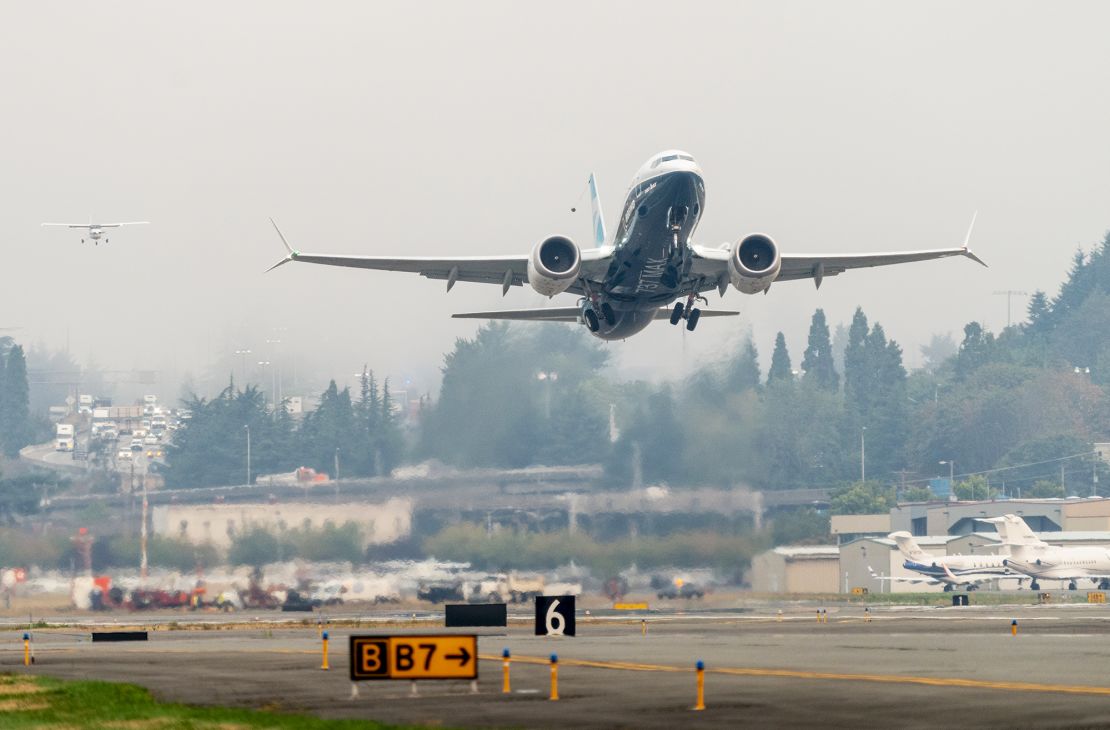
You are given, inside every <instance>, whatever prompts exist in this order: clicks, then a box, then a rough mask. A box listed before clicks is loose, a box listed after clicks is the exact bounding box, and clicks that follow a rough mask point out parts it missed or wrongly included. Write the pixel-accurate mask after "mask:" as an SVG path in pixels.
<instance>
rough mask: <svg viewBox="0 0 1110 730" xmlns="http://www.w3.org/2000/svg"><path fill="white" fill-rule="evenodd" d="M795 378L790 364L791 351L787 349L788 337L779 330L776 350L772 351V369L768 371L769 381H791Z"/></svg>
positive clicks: (776, 337) (776, 338)
mask: <svg viewBox="0 0 1110 730" xmlns="http://www.w3.org/2000/svg"><path fill="white" fill-rule="evenodd" d="M793 379H794V371H793V369H792V368H791V366H790V353H789V352H787V350H786V337H785V336H784V335H783V334H782V332H779V333H778V335H776V336H775V350H774V352H772V353H771V369H770V371H768V373H767V383H768V384H770V383H772V382H780V383H789V382H791V381H792V380H793Z"/></svg>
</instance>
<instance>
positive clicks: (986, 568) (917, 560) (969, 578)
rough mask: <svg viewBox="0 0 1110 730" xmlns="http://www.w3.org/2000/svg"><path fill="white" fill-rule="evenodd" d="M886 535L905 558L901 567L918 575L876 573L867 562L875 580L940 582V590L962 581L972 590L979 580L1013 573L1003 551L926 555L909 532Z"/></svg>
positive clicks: (983, 580) (959, 583)
mask: <svg viewBox="0 0 1110 730" xmlns="http://www.w3.org/2000/svg"><path fill="white" fill-rule="evenodd" d="M887 537H889V538H890V539H891V540H894V542H895V543H896V544H897V545H898V551H899V552H901V553H902V556H903V557H905V558H906V561H905V562H904V563H902V567H903V568H905V569H906V570H912V571H913V572H915V573H918V574H920V575H921V577H920V578H918V577H915V576H879V575H876V574H875V571H874V570H871V567H870V566H868V570H869V571H870V572H871V577H872V578H875V579H877V580H889V581H895V582H899V583H913V584H917V583H925V584H927V585H940V584H942V583H943V584H944V590H945V591H946V592H947V591H951V590H953V589H954V588H956V587H957V586H963V585H966V586H967V590H969V591H973V590H975V589H976V588H977V587H978V586H979V584H980V583H985V582H987V581H990V580H996V579H998V578H1007V577H1012V576H1013V573H1011V572H1010V571H1008V570H1007V569H1006V565H1005V562H1006V561H1005V558H1006V556H1004V555H929V554H928V553H927V552H925V551H924V550H922V549H921V546H919V545H918V544H917V541H916V540H914V539H913V536H912V535H910V533H908V532H905V531H904V530H903V531H898V532H892V533H890V534H889V535H887Z"/></svg>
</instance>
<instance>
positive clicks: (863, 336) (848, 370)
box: [844, 307, 868, 413]
mask: <svg viewBox="0 0 1110 730" xmlns="http://www.w3.org/2000/svg"><path fill="white" fill-rule="evenodd" d="M867 332H868V325H867V316H866V315H865V314H864V313H863V309H862V308H861V307H857V308H856V313H855V314H854V315H853V316H852V325H851V326H850V327H849V328H848V344H847V346H846V347H845V348H844V397H845V400H846V401H847V404H848V407H849V408H851V409H852V410H853V411H855V412H857V413H858V412H860V411H862V410H864V406H865V401H866V398H867V391H868V385H867V381H868V373H867V355H866V353H865V351H864V350H865V345H866V342H867Z"/></svg>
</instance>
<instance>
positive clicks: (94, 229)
mask: <svg viewBox="0 0 1110 730" xmlns="http://www.w3.org/2000/svg"><path fill="white" fill-rule="evenodd" d="M149 223H150V221H127V222H126V223H93V222H91V221H90V222H88V223H43V225H44V226H63V227H65V228H83V229H85V230H87V231H88V232H89V238H90V239H92V242H93V243H94V244H97V245H99V244H100V237H101V236H103V235H104V232H105V231H104V229H105V228H119V227H120V226H145V225H147V224H149ZM84 242H85V239H84V238H82V239H81V243H84ZM104 243H108V239H107V238H105V239H104Z"/></svg>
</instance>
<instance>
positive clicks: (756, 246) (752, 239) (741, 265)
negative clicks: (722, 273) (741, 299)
mask: <svg viewBox="0 0 1110 730" xmlns="http://www.w3.org/2000/svg"><path fill="white" fill-rule="evenodd" d="M781 269H782V259H780V258H779V247H778V246H777V245H775V242H774V240H773V239H772V238H771V237H770V236H768V235H765V234H763V233H752V234H749V235H747V236H744V237H743V238H741V239H740V240H739V241H737V242H736V245H734V246H733V247H732V249H731V250H730V251H729V253H728V277H729V280H731V281H732V285H733V286H734V287H736V288H737V289H739V290H740V291H742V292H744V293H745V294H758V293H759V292H761V291H766V290H767V287H769V286H771V282H773V281H774V280H775V279H777V278H778V276H779V271H780V270H781Z"/></svg>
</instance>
